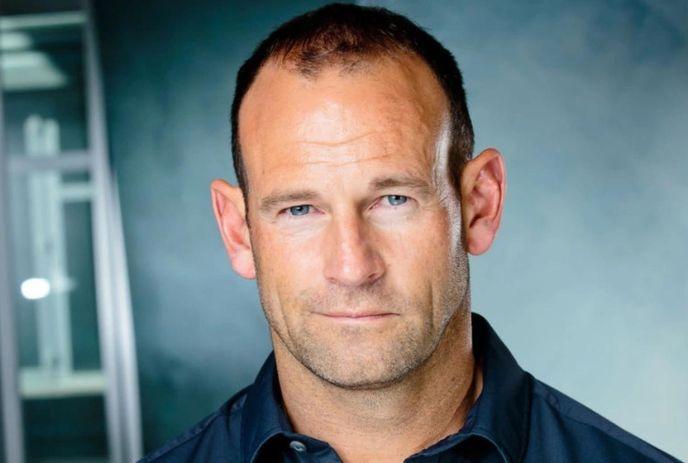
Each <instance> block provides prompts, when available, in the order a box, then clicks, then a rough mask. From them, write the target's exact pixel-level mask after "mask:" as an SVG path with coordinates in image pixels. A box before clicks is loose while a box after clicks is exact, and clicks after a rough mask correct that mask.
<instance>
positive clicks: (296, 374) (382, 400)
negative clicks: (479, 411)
mask: <svg viewBox="0 0 688 463" xmlns="http://www.w3.org/2000/svg"><path fill="white" fill-rule="evenodd" d="M273 342H274V346H275V359H276V362H277V371H278V377H279V383H280V388H281V391H282V398H283V400H284V405H285V409H286V411H287V415H288V416H289V419H290V421H291V423H292V426H293V427H294V429H295V430H296V432H299V433H301V434H305V435H308V436H311V437H314V438H316V439H319V440H322V441H325V442H327V443H329V444H330V445H331V446H332V447H333V448H334V449H335V451H336V452H337V454H338V455H339V457H340V458H341V459H342V461H343V462H344V463H347V462H381V463H385V462H401V461H403V460H404V459H405V458H407V457H408V456H410V455H412V454H414V453H416V452H418V451H420V450H422V449H424V448H427V447H429V446H431V445H432V444H434V443H435V442H437V441H439V440H441V439H443V438H444V437H446V436H448V435H450V434H454V433H456V432H458V431H459V430H460V429H461V426H463V423H464V421H465V419H466V416H467V414H468V410H469V409H470V407H471V405H473V403H474V402H475V400H476V399H477V397H478V396H479V395H480V390H481V389H482V375H481V371H480V368H478V367H477V366H476V363H475V361H474V357H473V352H472V346H471V322H470V310H468V309H463V308H461V309H459V310H457V313H456V314H455V315H454V317H453V318H452V320H451V322H450V323H449V324H448V325H447V329H446V330H445V333H444V336H443V337H442V339H441V341H440V343H439V345H438V347H437V349H436V350H435V352H434V353H433V354H432V355H431V356H430V358H429V359H428V360H427V361H426V362H425V363H424V364H423V365H421V366H420V367H419V368H418V369H416V370H415V371H414V372H412V373H410V374H409V375H408V376H407V377H406V378H404V379H403V380H402V381H400V382H398V383H396V384H393V385H390V386H385V387H383V388H379V389H366V390H360V389H359V390H351V389H345V388H341V387H338V386H334V385H332V384H330V383H328V382H326V381H324V380H322V379H321V378H319V377H317V376H315V375H314V374H313V373H311V372H310V371H309V370H308V369H306V368H305V367H304V366H303V365H302V364H301V363H300V362H299V361H298V360H297V359H296V358H294V357H293V356H292V355H291V354H290V353H289V351H288V350H287V349H286V348H285V347H284V345H282V344H281V343H279V339H278V336H274V335H273Z"/></svg>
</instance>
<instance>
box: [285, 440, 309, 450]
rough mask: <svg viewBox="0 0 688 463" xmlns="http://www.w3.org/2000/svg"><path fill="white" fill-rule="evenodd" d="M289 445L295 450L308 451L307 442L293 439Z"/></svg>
mask: <svg viewBox="0 0 688 463" xmlns="http://www.w3.org/2000/svg"><path fill="white" fill-rule="evenodd" d="M289 447H291V449H292V450H294V451H295V452H305V451H306V444H304V443H303V442H300V441H297V440H293V441H291V442H289Z"/></svg>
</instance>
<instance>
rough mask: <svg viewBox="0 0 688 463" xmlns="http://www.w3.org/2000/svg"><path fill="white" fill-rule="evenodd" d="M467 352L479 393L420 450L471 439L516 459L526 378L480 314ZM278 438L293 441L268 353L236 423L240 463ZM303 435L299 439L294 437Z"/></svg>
mask: <svg viewBox="0 0 688 463" xmlns="http://www.w3.org/2000/svg"><path fill="white" fill-rule="evenodd" d="M472 325H473V352H474V355H475V356H476V358H477V359H479V360H480V361H481V362H482V367H483V389H482V392H481V393H480V397H479V398H478V400H477V401H476V402H475V404H473V406H472V407H471V409H470V411H469V414H468V418H467V420H466V423H465V424H464V426H463V428H462V429H461V430H460V431H459V432H458V433H457V434H454V435H452V436H449V437H448V438H445V439H443V440H442V441H441V442H439V443H437V444H435V445H433V446H431V447H430V448H428V449H426V450H424V451H423V452H422V453H424V454H430V453H439V452H441V451H444V450H446V448H448V447H452V446H454V445H458V443H459V442H462V441H464V440H465V439H466V438H467V437H469V436H477V437H480V438H484V439H486V440H488V441H489V442H490V443H491V444H492V445H494V446H495V447H496V448H497V449H498V451H499V453H500V455H501V456H502V457H503V459H504V460H505V461H506V462H507V463H517V462H519V461H521V458H522V456H523V453H524V451H525V447H526V443H527V439H528V429H529V417H530V413H529V411H530V389H531V376H530V375H529V374H528V373H526V372H524V371H523V370H522V369H521V368H520V367H519V366H518V364H517V363H516V360H515V359H514V357H513V356H512V355H511V353H510V352H509V350H508V349H507V348H506V346H505V345H504V343H503V342H502V341H501V340H500V339H499V337H498V336H497V334H496V333H495V332H494V330H493V329H492V327H491V326H490V324H489V323H488V322H487V320H485V318H483V317H482V316H480V315H478V314H476V313H473V314H472ZM279 437H283V438H284V437H287V438H292V437H297V435H296V434H295V433H294V431H293V428H292V427H291V425H290V423H289V419H288V418H287V415H286V412H285V411H284V407H283V406H282V399H281V393H280V388H279V382H278V380H277V368H276V365H275V356H274V353H273V352H271V353H270V355H269V356H268V358H267V360H266V361H265V363H264V364H263V366H262V368H261V369H260V372H259V373H258V376H257V377H256V380H255V382H254V383H253V385H252V386H251V387H250V388H249V390H248V393H247V397H246V402H245V404H244V407H243V411H242V420H241V451H242V457H243V458H244V461H245V462H246V463H254V462H256V461H257V460H256V458H257V456H258V454H259V452H260V451H261V450H262V449H263V447H265V446H266V445H267V444H268V443H269V442H271V441H275V440H281V439H278V438H279ZM300 437H303V436H300Z"/></svg>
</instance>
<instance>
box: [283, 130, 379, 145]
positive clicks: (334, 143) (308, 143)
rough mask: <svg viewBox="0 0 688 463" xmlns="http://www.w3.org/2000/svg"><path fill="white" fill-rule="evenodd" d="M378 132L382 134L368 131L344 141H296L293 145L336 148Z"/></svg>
mask: <svg viewBox="0 0 688 463" xmlns="http://www.w3.org/2000/svg"><path fill="white" fill-rule="evenodd" d="M380 132H382V131H380V130H369V131H367V132H364V133H362V134H360V135H355V136H353V137H351V138H348V139H345V140H340V141H318V140H297V141H296V142H295V143H296V144H304V145H315V146H326V147H329V148H336V147H338V146H342V145H346V144H349V143H353V142H355V141H359V140H361V139H363V138H366V137H369V136H371V135H375V134H378V133H380Z"/></svg>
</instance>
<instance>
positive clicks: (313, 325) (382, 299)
mask: <svg viewBox="0 0 688 463" xmlns="http://www.w3.org/2000/svg"><path fill="white" fill-rule="evenodd" d="M239 118H240V121H241V123H240V129H239V130H240V131H239V135H240V140H241V146H242V152H243V156H244V163H245V166H246V172H247V179H248V184H249V191H250V193H249V194H248V198H244V196H243V194H242V192H241V191H240V190H239V189H238V188H237V187H235V186H232V185H229V184H228V183H226V182H224V181H222V180H216V181H214V182H213V183H212V185H211V192H212V199H213V206H214V211H215V215H216V218H217V221H218V226H219V228H220V231H221V234H222V237H223V241H224V243H225V246H226V248H227V252H228V254H229V257H230V260H231V262H232V266H233V268H234V270H235V271H236V272H237V273H238V274H239V275H241V276H243V277H245V278H257V280H258V287H259V292H260V297H261V302H262V306H263V309H264V311H265V315H266V318H267V320H268V323H269V326H270V331H271V337H272V341H273V346H274V350H275V357H276V361H277V369H278V376H279V381H280V387H281V390H282V395H283V399H284V403H285V408H286V410H287V414H288V416H289V418H290V420H291V421H292V424H293V425H294V427H295V429H296V430H297V431H298V432H301V433H304V434H308V435H310V436H313V437H315V438H318V439H321V440H324V441H327V442H328V443H330V444H331V445H332V446H333V447H334V448H335V450H336V451H337V453H338V454H339V455H340V457H341V458H342V460H343V461H345V462H354V461H355V462H366V461H371V462H372V461H375V462H387V461H390V462H391V461H395V462H397V461H403V459H404V458H406V457H408V456H409V455H411V454H413V453H415V452H417V451H420V450H422V449H423V448H425V447H428V446H430V445H432V444H433V443H434V442H436V441H438V440H440V439H441V438H443V437H445V436H447V435H449V434H452V433H454V432H457V431H458V430H459V429H460V427H461V425H462V424H463V421H464V419H465V416H466V413H467V411H468V409H469V408H470V406H471V405H472V403H473V402H474V401H475V400H476V398H477V397H478V395H479V393H480V390H481V384H482V383H481V374H480V368H479V365H476V364H475V361H474V358H473V355H472V348H471V326H470V292H469V285H468V264H467V252H470V253H473V254H481V253H483V252H485V251H486V250H487V249H488V248H489V247H490V245H491V243H492V240H493V239H494V236H495V233H496V231H497V228H498V226H499V221H500V218H501V213H502V206H503V199H504V193H505V185H506V183H505V182H506V180H505V172H504V164H503V161H502V158H501V155H500V154H499V153H498V152H497V151H496V150H493V149H488V150H485V151H484V152H483V153H481V154H480V155H479V156H477V157H476V158H475V159H473V160H472V161H470V162H469V163H468V164H467V165H466V166H465V167H464V169H463V172H462V176H461V198H462V202H461V203H460V202H459V201H458V199H457V196H456V194H455V192H454V190H453V189H452V187H451V186H450V182H449V174H448V172H447V165H446V150H447V147H448V145H449V143H448V137H449V122H448V102H447V100H446V97H445V95H444V93H443V91H442V89H441V87H440V85H439V83H438V82H437V80H436V79H435V77H434V76H433V75H432V73H431V71H430V70H429V68H428V67H427V66H426V65H425V64H424V63H423V62H422V61H421V60H420V59H418V58H415V57H412V56H402V57H396V58H381V59H379V60H376V61H375V62H371V63H368V65H366V66H363V67H361V68H360V69H359V70H358V71H355V72H343V71H342V70H341V69H339V68H337V67H329V68H324V69H322V70H321V72H320V73H319V74H318V75H317V76H315V77H314V78H313V77H311V78H306V77H304V76H302V75H300V74H298V73H296V72H293V71H292V70H290V69H289V68H287V67H283V66H279V65H277V64H275V63H268V64H267V65H266V66H265V67H264V68H263V69H262V70H261V71H260V73H259V74H258V76H257V78H256V81H255V82H254V84H253V85H252V87H251V88H250V89H249V91H248V93H247V95H246V97H245V99H244V102H243V104H242V107H241V110H240V115H239ZM245 200H247V201H248V203H246V202H245ZM247 206H248V216H246V215H245V213H246V210H247ZM247 219H248V221H247ZM248 224H250V227H249V225H248ZM462 233H463V234H462Z"/></svg>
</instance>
